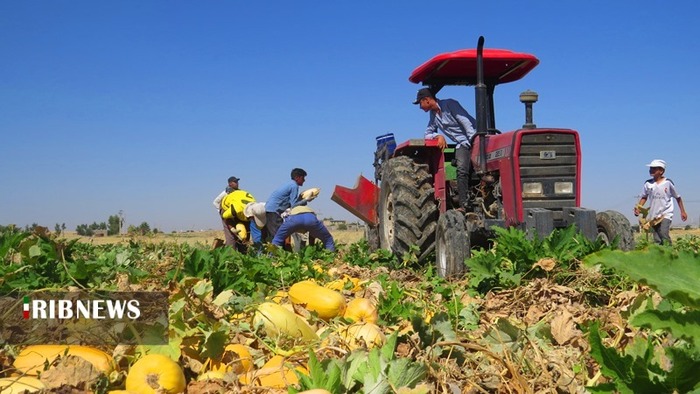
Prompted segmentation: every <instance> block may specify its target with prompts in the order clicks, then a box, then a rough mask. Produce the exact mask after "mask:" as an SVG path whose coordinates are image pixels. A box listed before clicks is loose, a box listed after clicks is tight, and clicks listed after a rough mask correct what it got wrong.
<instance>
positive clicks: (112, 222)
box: [107, 215, 121, 235]
mask: <svg viewBox="0 0 700 394" xmlns="http://www.w3.org/2000/svg"><path fill="white" fill-rule="evenodd" d="M107 223H109V224H108V225H107V235H117V234H119V230H120V229H121V218H120V217H119V215H111V216H110V217H109V219H107Z"/></svg>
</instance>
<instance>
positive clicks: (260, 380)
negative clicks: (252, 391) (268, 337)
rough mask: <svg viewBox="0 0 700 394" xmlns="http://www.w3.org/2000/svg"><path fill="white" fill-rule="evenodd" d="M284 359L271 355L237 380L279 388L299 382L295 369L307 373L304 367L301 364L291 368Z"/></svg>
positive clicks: (243, 382)
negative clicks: (256, 367)
mask: <svg viewBox="0 0 700 394" xmlns="http://www.w3.org/2000/svg"><path fill="white" fill-rule="evenodd" d="M284 361H285V360H284V357H282V356H273V357H272V358H271V359H270V360H269V361H268V362H266V363H265V365H263V366H262V367H261V368H260V369H258V370H255V371H251V372H248V373H246V374H245V375H241V376H240V377H239V378H238V381H239V382H241V383H242V384H249V385H253V386H261V387H267V388H277V389H281V388H285V387H287V386H289V385H292V384H297V383H299V378H298V377H297V374H296V372H294V371H295V370H296V371H299V372H301V373H303V374H304V375H308V374H309V371H308V370H307V369H306V368H304V367H301V366H297V367H294V368H293V367H292V366H290V365H289V364H288V363H285V362H284Z"/></svg>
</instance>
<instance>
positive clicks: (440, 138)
mask: <svg viewBox="0 0 700 394" xmlns="http://www.w3.org/2000/svg"><path fill="white" fill-rule="evenodd" d="M437 145H438V148H440V149H443V150H444V149H445V148H447V142H446V141H445V137H443V136H442V135H438V136H437Z"/></svg>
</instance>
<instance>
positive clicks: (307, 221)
mask: <svg viewBox="0 0 700 394" xmlns="http://www.w3.org/2000/svg"><path fill="white" fill-rule="evenodd" d="M307 231H308V233H309V237H313V238H318V239H320V240H321V241H322V242H323V246H324V247H325V248H326V249H328V250H330V251H335V242H334V241H333V236H332V235H331V233H330V232H329V231H328V229H327V228H326V226H324V225H323V222H321V221H320V220H318V218H316V215H314V214H313V213H311V212H304V213H300V214H296V215H290V216H288V217H287V219H285V220H284V222H283V223H282V225H281V226H280V228H279V229H277V233H275V237H274V238H273V239H272V244H273V245H277V246H284V240H285V239H287V237H289V236H290V235H292V234H293V233H305V232H307Z"/></svg>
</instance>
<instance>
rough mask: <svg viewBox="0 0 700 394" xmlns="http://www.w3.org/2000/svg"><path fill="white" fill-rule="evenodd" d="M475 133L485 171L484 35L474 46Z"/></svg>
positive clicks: (486, 107)
mask: <svg viewBox="0 0 700 394" xmlns="http://www.w3.org/2000/svg"><path fill="white" fill-rule="evenodd" d="M475 91H476V99H475V101H476V135H477V136H479V140H480V141H479V163H480V164H481V165H480V167H481V168H480V169H479V170H480V172H486V141H487V140H488V132H487V127H486V120H487V119H488V117H489V114H488V103H487V102H486V100H487V98H488V97H487V94H486V84H485V83H484V36H480V37H479V42H478V44H477V46H476V89H475Z"/></svg>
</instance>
